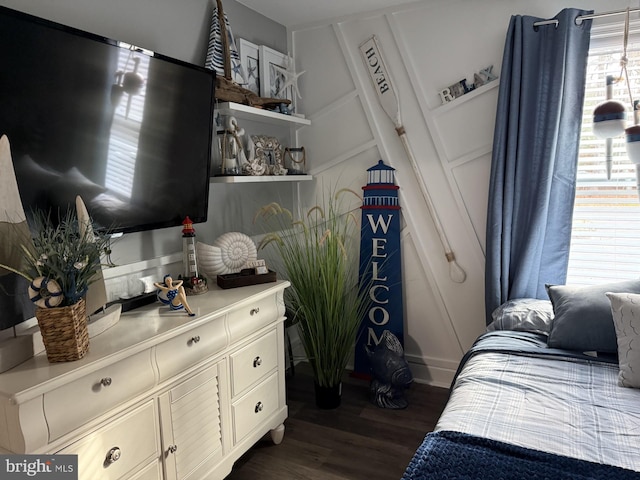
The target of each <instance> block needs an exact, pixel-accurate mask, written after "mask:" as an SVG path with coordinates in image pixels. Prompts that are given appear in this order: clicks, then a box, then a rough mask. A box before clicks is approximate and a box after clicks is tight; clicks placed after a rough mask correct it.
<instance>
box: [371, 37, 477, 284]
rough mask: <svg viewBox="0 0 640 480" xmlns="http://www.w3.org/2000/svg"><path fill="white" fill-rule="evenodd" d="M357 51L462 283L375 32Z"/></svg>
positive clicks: (454, 273)
mask: <svg viewBox="0 0 640 480" xmlns="http://www.w3.org/2000/svg"><path fill="white" fill-rule="evenodd" d="M360 53H361V54H362V58H363V60H364V63H365V65H366V67H367V71H368V72H369V76H370V77H371V82H372V83H373V87H374V90H375V91H376V93H377V95H378V101H379V102H380V105H381V106H382V109H383V110H384V111H385V113H386V114H387V116H388V117H389V118H390V119H391V121H392V122H393V124H394V126H395V129H396V133H397V134H398V136H399V137H400V140H402V146H403V147H404V151H405V152H406V154H407V157H409V161H410V162H411V166H412V167H413V171H414V173H415V175H416V179H417V180H418V185H419V186H420V191H421V192H422V196H423V197H424V200H425V202H426V204H427V208H428V209H429V214H430V215H431V218H432V219H433V223H434V225H435V227H436V230H437V232H438V236H439V237H440V241H441V242H442V246H443V247H444V254H445V258H446V259H447V262H449V276H450V277H451V280H453V281H454V282H456V283H463V282H464V281H465V280H466V278H467V274H466V273H465V271H464V270H463V269H462V267H460V265H458V264H457V262H456V257H455V255H454V254H453V251H452V250H451V247H450V246H449V242H448V241H447V236H446V235H445V233H444V230H443V229H442V224H441V223H440V219H439V218H438V214H437V213H436V209H435V207H434V205H433V202H432V201H431V197H430V196H429V192H428V191H427V186H426V184H425V183H424V179H423V178H422V175H421V173H420V170H419V169H418V164H417V163H416V159H415V157H414V155H413V152H412V150H411V145H409V140H408V139H407V134H406V132H405V129H404V126H403V125H402V118H401V116H400V102H399V101H398V97H397V95H396V92H395V91H394V89H393V85H392V84H391V77H390V75H389V72H388V71H387V67H386V65H385V62H384V59H383V58H382V52H381V50H380V47H379V46H378V43H377V41H376V37H375V35H374V36H372V37H371V38H370V39H369V40H367V41H366V42H364V43H362V44H361V45H360Z"/></svg>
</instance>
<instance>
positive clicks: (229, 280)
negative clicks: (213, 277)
mask: <svg viewBox="0 0 640 480" xmlns="http://www.w3.org/2000/svg"><path fill="white" fill-rule="evenodd" d="M276 280H277V278H276V272H274V271H273V270H269V273H263V274H260V275H255V274H246V273H227V274H226V275H218V278H217V282H218V286H219V287H220V288H236V287H246V286H247V285H257V284H259V283H269V282H275V281H276Z"/></svg>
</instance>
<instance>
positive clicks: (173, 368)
mask: <svg viewBox="0 0 640 480" xmlns="http://www.w3.org/2000/svg"><path fill="white" fill-rule="evenodd" d="M226 346H227V334H226V332H225V328H224V317H218V318H215V319H213V320H211V321H210V322H208V323H206V324H204V325H200V326H199V327H195V328H193V329H191V330H189V331H188V332H186V333H183V334H182V335H178V336H177V337H174V338H172V339H171V340H167V341H166V342H162V343H161V344H159V345H158V346H157V347H156V362H157V363H158V370H159V372H160V381H164V380H167V379H169V378H171V377H173V376H174V375H176V374H178V373H180V372H182V371H183V370H185V369H186V368H188V367H190V366H192V365H195V364H196V363H198V362H201V361H202V360H204V359H206V358H207V357H209V356H211V355H214V354H216V353H218V352H220V351H222V350H224V349H225V348H226Z"/></svg>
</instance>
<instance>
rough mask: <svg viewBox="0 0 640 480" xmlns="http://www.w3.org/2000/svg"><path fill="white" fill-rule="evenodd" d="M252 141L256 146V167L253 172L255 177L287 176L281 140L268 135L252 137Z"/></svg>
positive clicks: (254, 161)
mask: <svg viewBox="0 0 640 480" xmlns="http://www.w3.org/2000/svg"><path fill="white" fill-rule="evenodd" d="M251 140H252V142H253V145H254V152H255V157H254V160H253V163H254V164H255V166H253V168H252V169H251V170H253V171H254V172H253V173H252V174H254V175H256V174H257V175H286V174H287V169H286V168H284V159H283V157H282V146H281V145H280V140H278V139H277V138H276V137H270V136H268V135H252V136H251ZM255 172H261V173H255Z"/></svg>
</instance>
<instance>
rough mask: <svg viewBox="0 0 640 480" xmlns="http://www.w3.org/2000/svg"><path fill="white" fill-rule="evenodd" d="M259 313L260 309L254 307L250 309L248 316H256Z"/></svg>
mask: <svg viewBox="0 0 640 480" xmlns="http://www.w3.org/2000/svg"><path fill="white" fill-rule="evenodd" d="M259 313H260V309H259V308H258V307H256V308H252V309H251V311H250V312H249V315H257V314H259Z"/></svg>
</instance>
